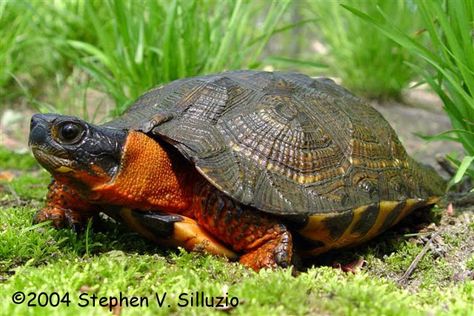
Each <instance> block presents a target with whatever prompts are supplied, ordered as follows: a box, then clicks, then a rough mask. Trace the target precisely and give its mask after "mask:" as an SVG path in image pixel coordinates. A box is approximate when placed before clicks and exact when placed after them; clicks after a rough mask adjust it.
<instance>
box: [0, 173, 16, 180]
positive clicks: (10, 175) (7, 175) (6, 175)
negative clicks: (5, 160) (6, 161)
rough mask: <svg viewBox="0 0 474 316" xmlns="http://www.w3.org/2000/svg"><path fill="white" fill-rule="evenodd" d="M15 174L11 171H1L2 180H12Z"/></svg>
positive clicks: (0, 178)
mask: <svg viewBox="0 0 474 316" xmlns="http://www.w3.org/2000/svg"><path fill="white" fill-rule="evenodd" d="M13 179H15V175H14V174H13V173H12V172H10V171H0V181H6V182H12V180H13Z"/></svg>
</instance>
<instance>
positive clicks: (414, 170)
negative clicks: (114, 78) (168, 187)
mask: <svg viewBox="0 0 474 316" xmlns="http://www.w3.org/2000/svg"><path fill="white" fill-rule="evenodd" d="M106 125H107V126H110V127H115V128H123V129H135V130H141V131H143V132H145V133H151V134H153V135H156V136H157V137H161V138H163V139H165V140H166V141H168V142H170V143H171V144H173V146H175V147H176V148H177V149H178V150H179V151H180V152H181V153H182V154H183V155H185V156H186V157H187V158H188V159H189V160H191V161H192V162H193V163H194V164H195V166H196V168H197V169H198V170H199V171H200V172H201V173H202V174H203V175H204V176H205V177H206V178H207V179H208V180H209V181H210V182H211V183H212V184H213V185H215V186H216V187H217V188H218V189H219V190H221V191H223V192H225V193H226V194H228V195H229V196H231V197H232V198H234V199H235V200H237V201H239V202H241V203H243V204H246V205H251V206H254V207H256V208H257V209H259V210H261V211H264V212H269V213H274V214H281V215H313V214H319V213H327V214H330V213H334V212H346V211H348V210H352V209H355V208H357V207H361V206H367V205H377V204H378V203H379V202H381V201H403V200H406V199H409V198H411V199H427V198H428V197H430V196H435V195H439V194H441V193H442V192H441V188H442V180H441V179H440V178H439V177H438V176H437V175H436V174H435V173H434V172H433V171H432V170H430V169H428V168H426V167H424V166H421V165H420V164H418V163H416V162H415V161H414V160H412V159H411V158H410V157H409V156H408V155H407V154H406V152H405V150H404V148H403V147H402V145H401V144H400V142H399V140H398V138H397V136H396V134H395V132H394V131H393V129H392V128H391V127H390V126H389V124H388V123H387V122H386V121H385V119H383V117H382V116H381V115H380V114H379V113H378V112H377V111H375V110H374V109H373V108H372V107H370V106H369V105H367V104H365V103H364V102H363V101H361V100H360V99H358V98H357V97H355V96H353V95H352V94H351V93H349V92H348V91H347V90H345V89H344V88H342V87H340V86H338V85H336V84H335V83H334V82H333V81H332V80H329V79H324V78H323V79H312V78H309V77H307V76H305V75H301V74H295V73H278V72H275V73H271V72H256V71H234V72H227V73H222V74H217V75H210V76H203V77H196V78H188V79H182V80H178V81H174V82H172V83H170V84H168V85H165V86H163V87H160V88H157V89H154V90H151V91H149V92H148V93H146V94H145V95H143V96H142V97H141V98H140V99H139V100H137V101H136V103H135V104H134V105H133V106H132V107H131V108H130V109H129V110H128V111H127V112H126V113H125V114H124V115H123V116H122V117H120V118H118V119H116V120H114V121H112V122H109V123H107V124H106Z"/></svg>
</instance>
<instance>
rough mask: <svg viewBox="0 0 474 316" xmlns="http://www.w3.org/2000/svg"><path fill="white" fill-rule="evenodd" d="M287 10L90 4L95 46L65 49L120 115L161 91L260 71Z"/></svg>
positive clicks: (208, 4) (117, 1) (283, 5)
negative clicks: (214, 76)
mask: <svg viewBox="0 0 474 316" xmlns="http://www.w3.org/2000/svg"><path fill="white" fill-rule="evenodd" d="M288 5H289V1H288V0H285V1H277V2H274V3H268V4H266V3H258V2H248V1H242V0H236V1H223V2H216V1H207V0H204V1H198V0H191V1H181V0H174V1H171V2H170V1H151V0H147V1H141V2H138V3H137V2H136V1H130V0H107V1H103V2H102V7H101V8H99V9H102V10H96V5H95V4H94V2H88V1H86V2H84V3H83V6H84V10H83V14H84V17H85V18H86V19H87V20H88V21H90V24H89V25H87V27H88V28H89V29H90V31H91V33H93V34H94V37H95V38H96V41H95V42H90V41H84V40H77V39H75V38H65V39H63V40H64V41H63V42H60V44H61V49H62V51H63V52H64V54H67V55H69V56H71V58H73V59H74V60H75V63H76V64H77V65H79V66H80V67H82V68H83V69H84V70H85V71H86V72H87V73H89V74H90V75H91V76H92V77H93V78H94V79H95V80H96V82H97V84H98V86H99V87H100V88H101V89H102V90H104V91H105V92H106V93H107V94H109V95H110V96H111V97H112V98H113V99H114V101H115V103H116V105H117V108H116V110H115V114H119V113H121V112H122V111H123V110H124V109H126V108H127V106H128V105H130V104H131V102H133V101H134V99H136V98H137V97H138V96H139V95H141V94H143V92H144V91H146V90H148V89H150V88H152V87H154V86H156V85H159V84H161V83H166V82H169V81H172V80H175V79H179V78H183V77H190V76H196V75H200V74H207V73H214V72H220V71H223V70H228V69H242V68H252V67H256V66H258V65H259V61H260V56H261V55H262V52H263V49H264V47H265V45H266V43H267V42H268V40H269V39H270V37H271V35H272V33H274V32H275V31H276V30H277V27H279V26H280V25H279V23H278V22H279V19H280V17H281V16H282V15H283V13H284V12H285V10H286V9H287V7H288ZM262 10H265V11H264V12H265V13H264V14H263V15H262V14H260V13H259V12H262ZM56 38H57V37H56Z"/></svg>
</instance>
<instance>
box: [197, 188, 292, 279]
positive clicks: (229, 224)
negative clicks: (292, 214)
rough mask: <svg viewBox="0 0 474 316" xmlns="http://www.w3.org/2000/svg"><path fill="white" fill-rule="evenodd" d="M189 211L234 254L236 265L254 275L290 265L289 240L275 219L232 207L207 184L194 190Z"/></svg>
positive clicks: (256, 211)
mask: <svg viewBox="0 0 474 316" xmlns="http://www.w3.org/2000/svg"><path fill="white" fill-rule="evenodd" d="M198 188H199V189H198V192H197V194H196V195H195V199H194V204H193V209H194V214H193V215H194V217H195V218H196V220H197V222H198V223H199V225H201V226H202V227H204V228H205V229H206V230H207V231H209V232H210V233H211V234H213V235H214V236H218V238H219V239H220V240H222V241H223V242H224V243H226V244H228V245H232V248H233V249H234V250H236V251H238V252H241V253H244V254H243V255H242V257H241V258H240V262H241V263H242V264H244V265H246V266H249V267H251V268H252V269H254V270H256V271H258V270H260V269H261V268H264V267H277V266H281V267H287V266H289V265H290V263H291V257H292V250H293V245H292V238H291V234H290V232H289V231H288V230H287V228H286V227H285V226H284V225H283V224H281V223H279V222H278V221H277V220H276V219H275V218H273V217H271V216H269V215H266V214H264V213H261V212H259V211H258V210H256V209H252V208H251V207H247V206H243V205H241V204H239V203H235V202H234V201H233V200H232V199H231V198H229V197H228V196H226V195H225V194H224V193H222V192H220V191H219V190H217V189H216V188H215V187H213V186H212V185H211V184H209V183H208V182H204V180H203V183H202V185H200V186H198Z"/></svg>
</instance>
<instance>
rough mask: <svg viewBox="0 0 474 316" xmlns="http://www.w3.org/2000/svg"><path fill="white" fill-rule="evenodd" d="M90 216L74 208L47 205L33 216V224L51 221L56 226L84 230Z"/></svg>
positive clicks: (78, 230) (77, 230) (76, 230)
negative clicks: (66, 208)
mask: <svg viewBox="0 0 474 316" xmlns="http://www.w3.org/2000/svg"><path fill="white" fill-rule="evenodd" d="M89 218H90V217H88V216H84V215H83V214H80V213H78V212H75V211H72V210H64V209H60V208H51V207H46V208H44V209H41V210H39V211H38V212H37V213H36V214H35V216H34V217H33V224H39V223H42V222H45V221H51V223H52V225H53V226H54V227H55V228H58V229H59V228H70V229H72V230H73V231H75V232H76V233H80V232H83V231H84V230H85V227H86V226H87V221H88V220H89Z"/></svg>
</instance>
